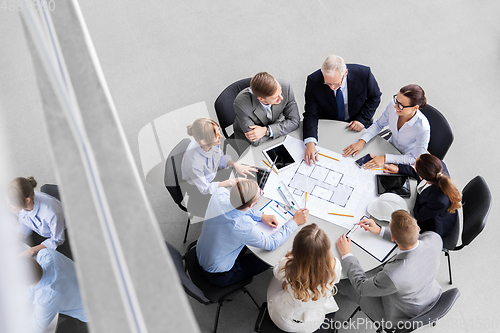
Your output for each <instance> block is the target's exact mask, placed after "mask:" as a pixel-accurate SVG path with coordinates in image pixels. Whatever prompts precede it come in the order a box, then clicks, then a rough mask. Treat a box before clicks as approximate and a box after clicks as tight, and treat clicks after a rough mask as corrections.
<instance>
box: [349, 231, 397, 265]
mask: <svg viewBox="0 0 500 333" xmlns="http://www.w3.org/2000/svg"><path fill="white" fill-rule="evenodd" d="M346 236H347V237H349V238H350V239H351V241H352V242H353V243H354V244H356V245H357V246H359V247H360V248H361V249H362V250H364V251H365V252H367V253H368V254H370V255H371V256H372V257H374V258H375V259H377V260H378V261H380V262H384V260H386V259H387V257H388V256H389V255H390V254H391V252H392V251H393V250H394V249H395V248H396V247H397V245H396V243H393V242H391V241H388V240H386V239H384V238H382V237H380V235H375V234H372V233H371V232H369V231H366V230H364V229H363V228H362V227H360V226H358V227H355V228H354V229H352V230H351V231H349V232H348V233H347V235H346Z"/></svg>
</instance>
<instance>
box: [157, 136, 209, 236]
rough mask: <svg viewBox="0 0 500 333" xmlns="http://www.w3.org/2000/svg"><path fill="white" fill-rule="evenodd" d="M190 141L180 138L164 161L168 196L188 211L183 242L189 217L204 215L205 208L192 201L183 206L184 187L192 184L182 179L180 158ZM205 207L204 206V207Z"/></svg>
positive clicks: (186, 233)
mask: <svg viewBox="0 0 500 333" xmlns="http://www.w3.org/2000/svg"><path fill="white" fill-rule="evenodd" d="M190 142H191V140H190V139H188V138H185V139H182V140H181V141H180V142H179V143H178V144H177V145H176V146H175V147H174V149H172V151H171V152H170V154H169V155H168V157H167V161H166V163H165V177H164V182H165V187H166V188H167V190H168V193H170V196H171V197H172V199H173V200H174V202H175V203H176V204H177V206H179V208H180V209H182V210H183V211H185V212H186V213H188V217H187V225H186V232H185V233H184V243H186V239H187V235H188V231H189V226H190V225H191V218H192V217H193V216H200V217H204V216H205V209H203V208H199V207H197V206H196V205H194V202H193V203H190V202H189V201H188V204H187V207H186V206H184V203H183V201H184V197H185V195H186V188H187V187H188V186H192V185H190V184H188V183H186V182H185V181H183V180H182V174H181V172H182V171H181V164H182V158H183V157H184V153H185V152H186V149H187V146H188V145H189V143H190ZM181 182H183V186H181ZM205 208H206V207H205Z"/></svg>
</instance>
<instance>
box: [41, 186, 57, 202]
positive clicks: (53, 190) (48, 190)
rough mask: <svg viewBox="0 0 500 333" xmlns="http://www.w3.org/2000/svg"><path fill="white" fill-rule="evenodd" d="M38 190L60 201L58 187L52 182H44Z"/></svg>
mask: <svg viewBox="0 0 500 333" xmlns="http://www.w3.org/2000/svg"><path fill="white" fill-rule="evenodd" d="M40 192H43V193H45V194H48V195H50V196H52V197H54V198H56V199H57V200H59V201H61V196H60V195H59V188H58V187H57V185H54V184H44V185H42V187H40Z"/></svg>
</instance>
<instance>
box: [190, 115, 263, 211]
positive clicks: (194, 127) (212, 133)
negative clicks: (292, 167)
mask: <svg viewBox="0 0 500 333" xmlns="http://www.w3.org/2000/svg"><path fill="white" fill-rule="evenodd" d="M187 133H188V134H189V135H190V136H192V137H193V138H194V140H191V143H190V144H189V146H188V147H187V149H186V153H185V154H184V158H183V159H182V164H181V169H182V179H184V180H185V181H187V183H188V184H190V185H194V186H187V187H186V190H187V193H188V195H189V196H190V198H191V199H190V200H196V201H195V202H196V204H197V206H200V207H204V208H205V209H206V206H207V205H208V201H209V200H210V196H211V194H212V193H213V192H214V191H215V190H216V189H217V188H219V187H229V186H233V185H235V184H236V182H235V181H236V179H235V178H232V179H228V178H229V176H230V173H229V172H226V173H223V174H221V175H219V176H218V177H217V178H218V179H220V180H221V181H217V179H216V176H217V170H218V169H219V168H221V169H226V168H227V167H232V168H234V169H235V170H236V172H238V173H239V174H240V175H242V176H244V177H245V178H246V177H247V175H251V176H253V175H252V174H251V172H250V171H255V172H256V171H257V169H255V168H254V167H252V166H247V165H241V164H239V163H236V162H233V161H232V160H231V156H229V155H224V154H223V153H222V150H221V149H220V147H219V145H220V142H221V138H222V135H221V134H220V128H219V124H217V123H216V122H215V121H213V120H212V119H207V118H199V119H196V120H195V121H194V122H193V123H192V124H191V125H189V126H188V127H187ZM214 180H215V181H214ZM195 187H196V188H197V189H196V188H195ZM200 194H201V195H200Z"/></svg>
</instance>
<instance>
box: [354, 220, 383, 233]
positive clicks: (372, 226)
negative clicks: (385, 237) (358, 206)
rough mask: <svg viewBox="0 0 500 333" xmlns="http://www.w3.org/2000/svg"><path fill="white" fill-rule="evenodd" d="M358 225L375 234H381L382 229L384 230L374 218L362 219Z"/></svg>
mask: <svg viewBox="0 0 500 333" xmlns="http://www.w3.org/2000/svg"><path fill="white" fill-rule="evenodd" d="M358 225H359V226H360V227H361V228H363V229H365V230H366V231H369V232H371V233H372V234H375V235H379V234H380V231H381V230H382V228H381V227H379V226H378V225H377V223H375V221H373V220H372V219H362V220H361V221H359V222H358Z"/></svg>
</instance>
